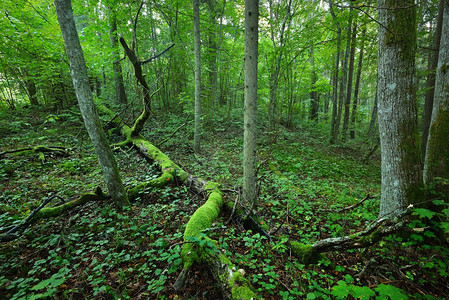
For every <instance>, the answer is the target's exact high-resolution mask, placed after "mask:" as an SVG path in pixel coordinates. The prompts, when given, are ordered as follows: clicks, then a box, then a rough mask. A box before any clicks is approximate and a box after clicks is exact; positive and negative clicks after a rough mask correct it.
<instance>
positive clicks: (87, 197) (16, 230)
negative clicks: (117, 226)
mask: <svg viewBox="0 0 449 300" xmlns="http://www.w3.org/2000/svg"><path fill="white" fill-rule="evenodd" d="M54 198H60V197H59V196H57V195H53V196H51V197H49V198H48V199H46V200H45V201H44V202H43V203H42V204H41V205H39V206H38V207H37V208H36V209H35V210H34V211H32V212H31V213H30V214H29V215H28V217H27V218H26V219H25V220H24V221H23V222H22V223H21V224H20V225H18V226H15V227H13V228H12V229H10V230H9V231H8V232H6V233H5V234H3V235H1V236H0V242H2V243H3V242H9V241H12V240H15V239H17V238H18V237H19V236H20V235H21V234H22V233H23V232H24V231H25V229H27V228H28V227H29V226H31V225H32V224H34V223H36V222H37V221H39V220H41V219H48V218H52V217H58V216H60V215H61V214H62V213H64V212H66V211H68V210H71V209H72V208H74V207H77V206H81V205H84V204H86V203H87V202H89V201H100V200H103V199H105V198H106V196H105V195H104V194H103V192H102V191H101V189H100V188H97V191H96V192H95V194H84V195H82V196H81V197H79V198H77V199H75V200H72V201H69V202H66V203H64V204H61V205H59V206H55V207H48V208H44V206H45V205H47V204H48V203H49V202H50V201H51V200H52V199H54ZM60 199H61V198H60Z"/></svg>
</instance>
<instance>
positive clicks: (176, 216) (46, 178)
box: [0, 109, 449, 299]
mask: <svg viewBox="0 0 449 300" xmlns="http://www.w3.org/2000/svg"><path fill="white" fill-rule="evenodd" d="M235 113H236V114H241V111H236V112H235ZM160 116H161V117H160V118H157V117H153V118H151V119H150V120H149V121H148V125H147V127H146V129H145V132H143V135H144V136H145V137H146V138H148V140H150V141H151V142H153V143H154V144H155V145H157V144H158V143H159V142H160V141H162V140H164V139H165V138H166V137H168V136H170V134H171V133H172V132H173V131H174V130H175V129H176V128H178V127H179V126H180V125H181V124H183V123H184V122H185V121H186V120H185V118H184V117H180V116H177V115H174V114H169V113H161V114H160ZM215 124H218V125H216V126H215V128H214V129H213V131H212V130H210V131H207V132H206V133H205V134H204V135H203V147H202V151H201V153H199V154H196V153H194V152H193V150H192V147H191V140H192V136H191V132H192V130H191V127H190V126H191V123H189V124H188V125H186V126H184V127H183V128H181V129H180V130H179V131H178V132H177V133H176V134H175V135H174V136H173V137H172V138H171V139H169V140H168V141H166V142H165V143H164V144H162V145H161V146H160V149H161V150H162V151H163V152H165V153H166V154H167V155H168V156H169V157H170V158H171V159H172V160H173V161H175V162H176V163H178V164H179V165H180V166H181V167H182V168H184V169H185V170H186V171H188V172H189V173H190V174H193V175H195V176H199V177H202V178H204V179H206V180H212V181H216V182H219V183H221V186H222V189H223V191H224V197H225V199H226V200H230V201H235V200H236V199H237V198H238V197H239V191H240V186H241V174H242V169H241V160H242V151H241V149H242V135H243V134H242V129H241V128H243V123H242V121H241V120H239V119H238V118H235V119H233V118H227V119H225V118H223V119H221V120H216V122H215ZM261 129H263V128H261ZM109 134H110V139H111V140H112V141H113V142H119V141H120V138H119V137H118V136H117V135H116V133H114V132H113V131H110V132H109ZM0 136H1V137H2V138H1V140H0V152H2V151H8V150H14V149H18V148H22V147H24V148H25V147H30V146H36V145H45V146H62V147H66V148H68V149H70V150H69V151H68V152H67V154H66V155H57V154H55V153H45V154H44V155H38V154H34V153H28V154H27V153H16V154H8V155H2V156H1V157H0V234H2V233H4V232H6V231H7V229H8V228H9V227H10V226H11V225H14V224H18V223H20V221H21V220H23V218H24V217H26V216H27V215H28V214H29V213H30V211H32V210H33V209H34V208H35V207H37V206H38V205H39V204H40V203H42V202H43V201H44V200H45V199H46V198H48V197H50V196H52V195H55V194H57V195H58V196H60V197H61V198H63V199H65V200H66V201H67V200H71V199H75V198H76V197H78V196H79V195H80V194H82V193H87V192H93V191H94V190H95V189H96V187H97V186H100V187H102V188H103V190H105V186H104V182H103V180H102V174H101V171H100V168H99V167H98V163H97V160H96V157H95V155H94V153H93V149H92V147H91V143H90V141H89V138H88V136H87V133H86V131H85V129H84V126H83V124H82V122H81V120H80V117H79V115H78V113H77V112H76V110H73V111H65V112H62V113H58V114H50V113H48V112H45V111H40V110H36V109H33V110H31V109H23V110H20V111H8V112H0ZM327 136H328V133H327V128H321V127H320V126H316V125H315V124H305V125H302V126H301V125H297V127H296V128H295V129H292V130H287V129H284V128H279V129H278V130H277V131H276V132H272V133H265V134H261V135H260V139H259V150H258V154H259V158H260V167H259V173H258V175H259V185H260V192H259V194H260V196H259V198H260V203H259V207H258V214H259V215H260V216H261V218H262V219H263V220H264V222H266V224H267V225H268V227H269V228H270V232H271V233H272V234H273V236H275V237H277V240H276V241H275V242H269V241H267V239H266V238H265V237H264V236H260V235H259V234H253V233H252V232H251V231H247V230H245V229H244V228H243V226H242V225H241V224H238V223H235V222H228V216H227V215H225V214H224V213H222V214H221V215H220V216H219V218H218V219H217V221H216V222H215V223H214V225H213V230H211V231H209V232H208V235H209V236H210V237H211V238H213V239H215V240H217V241H218V243H219V247H220V248H221V249H223V250H224V251H225V253H226V255H227V256H228V257H229V258H230V259H231V260H232V261H233V262H234V263H235V264H236V265H237V266H238V268H239V269H241V270H243V272H244V273H245V277H246V278H248V279H249V280H250V282H251V283H252V285H253V287H254V289H255V291H256V293H257V294H258V295H259V296H260V297H263V298H265V299H306V298H307V299H331V298H336V299H346V298H347V297H348V296H349V297H350V298H351V297H353V298H360V299H369V298H370V297H371V298H378V299H387V297H386V295H388V296H390V297H391V299H407V296H406V295H408V297H410V298H416V299H434V298H437V299H438V298H448V297H449V284H448V282H449V279H448V276H449V267H448V265H449V259H448V257H449V247H448V243H447V240H446V241H444V240H443V241H441V239H438V238H437V237H435V235H434V234H433V232H432V231H430V230H423V232H417V233H416V234H412V235H409V236H406V237H405V236H401V235H394V236H390V237H388V238H385V239H384V240H382V241H381V242H380V243H378V244H376V245H374V246H372V247H370V248H366V249H353V250H342V251H339V252H336V251H335V252H329V253H326V254H325V255H324V257H323V258H322V259H321V260H320V261H319V262H318V263H316V264H310V265H306V264H302V263H301V262H299V261H298V260H297V259H296V258H295V257H293V256H292V255H291V253H290V252H289V250H288V247H287V246H286V242H287V240H288V238H290V239H296V240H297V241H300V242H303V243H313V242H315V241H317V240H320V239H323V238H327V237H338V236H343V235H348V234H352V233H354V232H357V231H359V230H362V229H363V228H364V227H365V226H366V225H367V224H369V223H370V222H371V221H373V220H374V219H375V218H376V217H377V212H378V208H379V198H380V197H379V194H380V161H379V154H378V153H376V154H375V155H373V156H372V157H370V158H369V159H368V160H367V161H365V159H364V158H365V157H366V155H367V153H368V152H369V151H370V148H371V147H372V145H370V144H369V143H367V142H366V141H364V140H363V139H361V138H360V139H357V140H355V141H353V140H351V141H348V142H347V143H346V144H344V145H333V146H331V145H329V143H328V139H327ZM115 154H116V158H117V161H118V163H119V167H120V171H121V176H122V178H123V181H124V183H125V185H126V186H127V187H130V186H133V185H134V184H136V183H138V182H140V181H146V180H149V179H152V178H156V177H157V176H158V172H159V171H158V170H157V168H155V166H154V164H153V163H152V162H149V161H147V160H145V159H144V158H143V157H142V156H141V155H139V153H137V151H136V150H135V149H127V148H122V149H118V150H116V151H115ZM368 195H369V196H373V198H372V199H368V200H367V201H365V202H364V203H363V204H362V205H359V206H357V207H356V208H354V209H351V210H345V211H343V212H337V210H338V209H341V208H344V207H347V206H349V205H352V204H355V203H358V202H359V201H360V200H362V199H363V198H365V197H367V196H368ZM204 200H205V199H203V198H202V197H201V196H199V195H194V194H191V193H189V191H188V190H187V187H185V186H176V185H169V186H166V187H165V188H162V189H150V190H146V191H145V194H144V195H143V196H141V197H140V198H138V199H137V200H136V201H134V202H132V206H131V208H127V209H126V210H125V211H123V212H118V211H117V210H116V209H115V208H114V207H112V206H111V205H110V203H107V202H90V203H88V204H86V205H84V206H81V207H77V208H75V209H73V210H72V211H70V212H68V213H65V214H64V215H62V216H60V217H57V218H53V219H49V220H45V221H40V222H38V223H36V224H34V225H33V226H31V227H30V228H28V229H27V230H26V231H25V233H24V234H23V235H22V236H21V237H20V238H18V239H16V240H14V241H11V242H8V243H3V244H1V245H0V298H2V299H3V298H7V299H10V298H11V299H20V298H24V299H25V298H26V299H42V298H56V299H82V298H97V299H118V298H121V299H129V298H132V299H155V298H160V299H221V298H222V294H221V292H220V289H219V288H218V286H217V285H216V283H215V282H214V281H213V279H212V276H211V275H210V273H209V271H208V269H207V267H206V266H203V265H197V266H195V267H194V269H193V270H192V271H191V272H190V276H189V279H188V282H187V285H186V289H185V290H184V291H182V292H176V291H175V290H174V288H173V284H174V282H175V280H176V278H177V276H178V274H179V272H180V271H181V268H182V265H181V263H182V261H181V258H180V250H181V247H182V236H183V232H184V229H185V225H186V223H187V222H188V220H189V217H190V216H191V215H192V214H193V212H194V211H195V210H196V209H197V208H198V207H199V206H201V205H202V204H203V202H204ZM59 202H60V200H54V201H53V202H52V203H50V204H49V205H57V204H58V203H59ZM416 222H420V220H419V219H418V220H416ZM418 225H419V224H418V223H416V224H415V225H414V226H415V227H419V226H418ZM287 237H288V238H287Z"/></svg>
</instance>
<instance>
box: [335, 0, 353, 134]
mask: <svg viewBox="0 0 449 300" xmlns="http://www.w3.org/2000/svg"><path fill="white" fill-rule="evenodd" d="M350 12H352V7H351V9H350ZM351 30H352V14H351V16H350V18H349V21H348V27H347V33H346V36H347V37H346V50H345V56H344V61H343V64H342V66H341V68H342V74H341V79H340V93H339V95H338V112H337V120H336V123H335V133H334V134H335V141H337V139H338V135H339V133H340V123H341V115H342V112H343V106H344V101H345V95H346V94H345V92H346V84H347V79H348V62H349V54H350V52H351V51H350V50H351Z"/></svg>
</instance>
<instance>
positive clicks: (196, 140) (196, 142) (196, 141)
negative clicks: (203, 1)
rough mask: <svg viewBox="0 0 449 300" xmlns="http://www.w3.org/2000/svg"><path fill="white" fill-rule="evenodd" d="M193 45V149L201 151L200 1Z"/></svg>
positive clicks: (196, 2) (196, 7) (195, 0)
mask: <svg viewBox="0 0 449 300" xmlns="http://www.w3.org/2000/svg"><path fill="white" fill-rule="evenodd" d="M193 27H194V29H193V44H194V48H195V130H194V134H193V149H194V150H195V152H199V151H200V146H201V132H202V128H201V127H202V126H201V37H200V1H199V0H193Z"/></svg>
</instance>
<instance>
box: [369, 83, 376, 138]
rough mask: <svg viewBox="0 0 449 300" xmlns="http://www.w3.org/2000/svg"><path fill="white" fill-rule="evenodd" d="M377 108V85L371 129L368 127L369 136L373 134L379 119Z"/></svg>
mask: <svg viewBox="0 0 449 300" xmlns="http://www.w3.org/2000/svg"><path fill="white" fill-rule="evenodd" d="M377 108H378V97H377V87H376V95H375V96H374V105H373V111H372V113H371V121H370V123H369V129H368V134H367V136H368V138H370V137H371V136H373V134H374V129H375V125H376V121H377Z"/></svg>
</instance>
